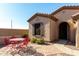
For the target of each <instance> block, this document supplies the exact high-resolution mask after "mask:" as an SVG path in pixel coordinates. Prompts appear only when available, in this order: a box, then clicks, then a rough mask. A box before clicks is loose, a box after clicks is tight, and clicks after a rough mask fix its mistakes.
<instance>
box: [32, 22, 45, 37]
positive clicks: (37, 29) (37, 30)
mask: <svg viewBox="0 0 79 59" xmlns="http://www.w3.org/2000/svg"><path fill="white" fill-rule="evenodd" d="M33 28H34V30H33V34H34V35H42V36H43V35H44V26H43V23H36V24H34V25H33Z"/></svg>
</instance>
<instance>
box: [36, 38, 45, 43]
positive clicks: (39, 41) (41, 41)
mask: <svg viewBox="0 0 79 59" xmlns="http://www.w3.org/2000/svg"><path fill="white" fill-rule="evenodd" d="M44 42H45V41H44V39H40V38H38V39H37V40H36V43H37V44H44Z"/></svg>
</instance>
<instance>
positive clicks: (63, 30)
mask: <svg viewBox="0 0 79 59" xmlns="http://www.w3.org/2000/svg"><path fill="white" fill-rule="evenodd" d="M69 33H70V27H69V24H68V23H67V22H62V23H60V24H59V39H64V40H67V39H69V36H70V35H69Z"/></svg>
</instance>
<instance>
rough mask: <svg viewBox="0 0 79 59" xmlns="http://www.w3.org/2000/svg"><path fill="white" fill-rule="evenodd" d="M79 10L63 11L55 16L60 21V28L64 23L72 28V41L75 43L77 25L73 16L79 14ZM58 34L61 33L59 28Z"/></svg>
mask: <svg viewBox="0 0 79 59" xmlns="http://www.w3.org/2000/svg"><path fill="white" fill-rule="evenodd" d="M78 12H79V10H71V9H70V10H68V9H67V10H62V11H60V12H58V13H57V14H55V15H54V16H55V17H56V18H57V19H58V26H59V24H60V23H62V22H67V23H68V24H69V26H70V40H71V41H74V40H75V37H76V36H75V30H76V29H75V24H74V23H73V22H72V18H71V16H72V15H74V14H76V13H78ZM58 32H59V28H58Z"/></svg>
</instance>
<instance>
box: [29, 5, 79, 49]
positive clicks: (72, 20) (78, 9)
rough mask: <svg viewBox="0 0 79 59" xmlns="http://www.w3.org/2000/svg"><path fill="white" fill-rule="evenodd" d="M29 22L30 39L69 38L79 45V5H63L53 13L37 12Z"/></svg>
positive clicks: (51, 39)
mask: <svg viewBox="0 0 79 59" xmlns="http://www.w3.org/2000/svg"><path fill="white" fill-rule="evenodd" d="M28 22H29V37H30V39H32V38H43V39H44V40H45V41H55V40H67V41H71V42H75V45H76V47H79V6H63V7H61V8H59V9H57V10H56V11H55V12H53V13H51V14H41V13H36V14H35V15H33V16H32V17H31V18H30V19H29V20H28Z"/></svg>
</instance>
